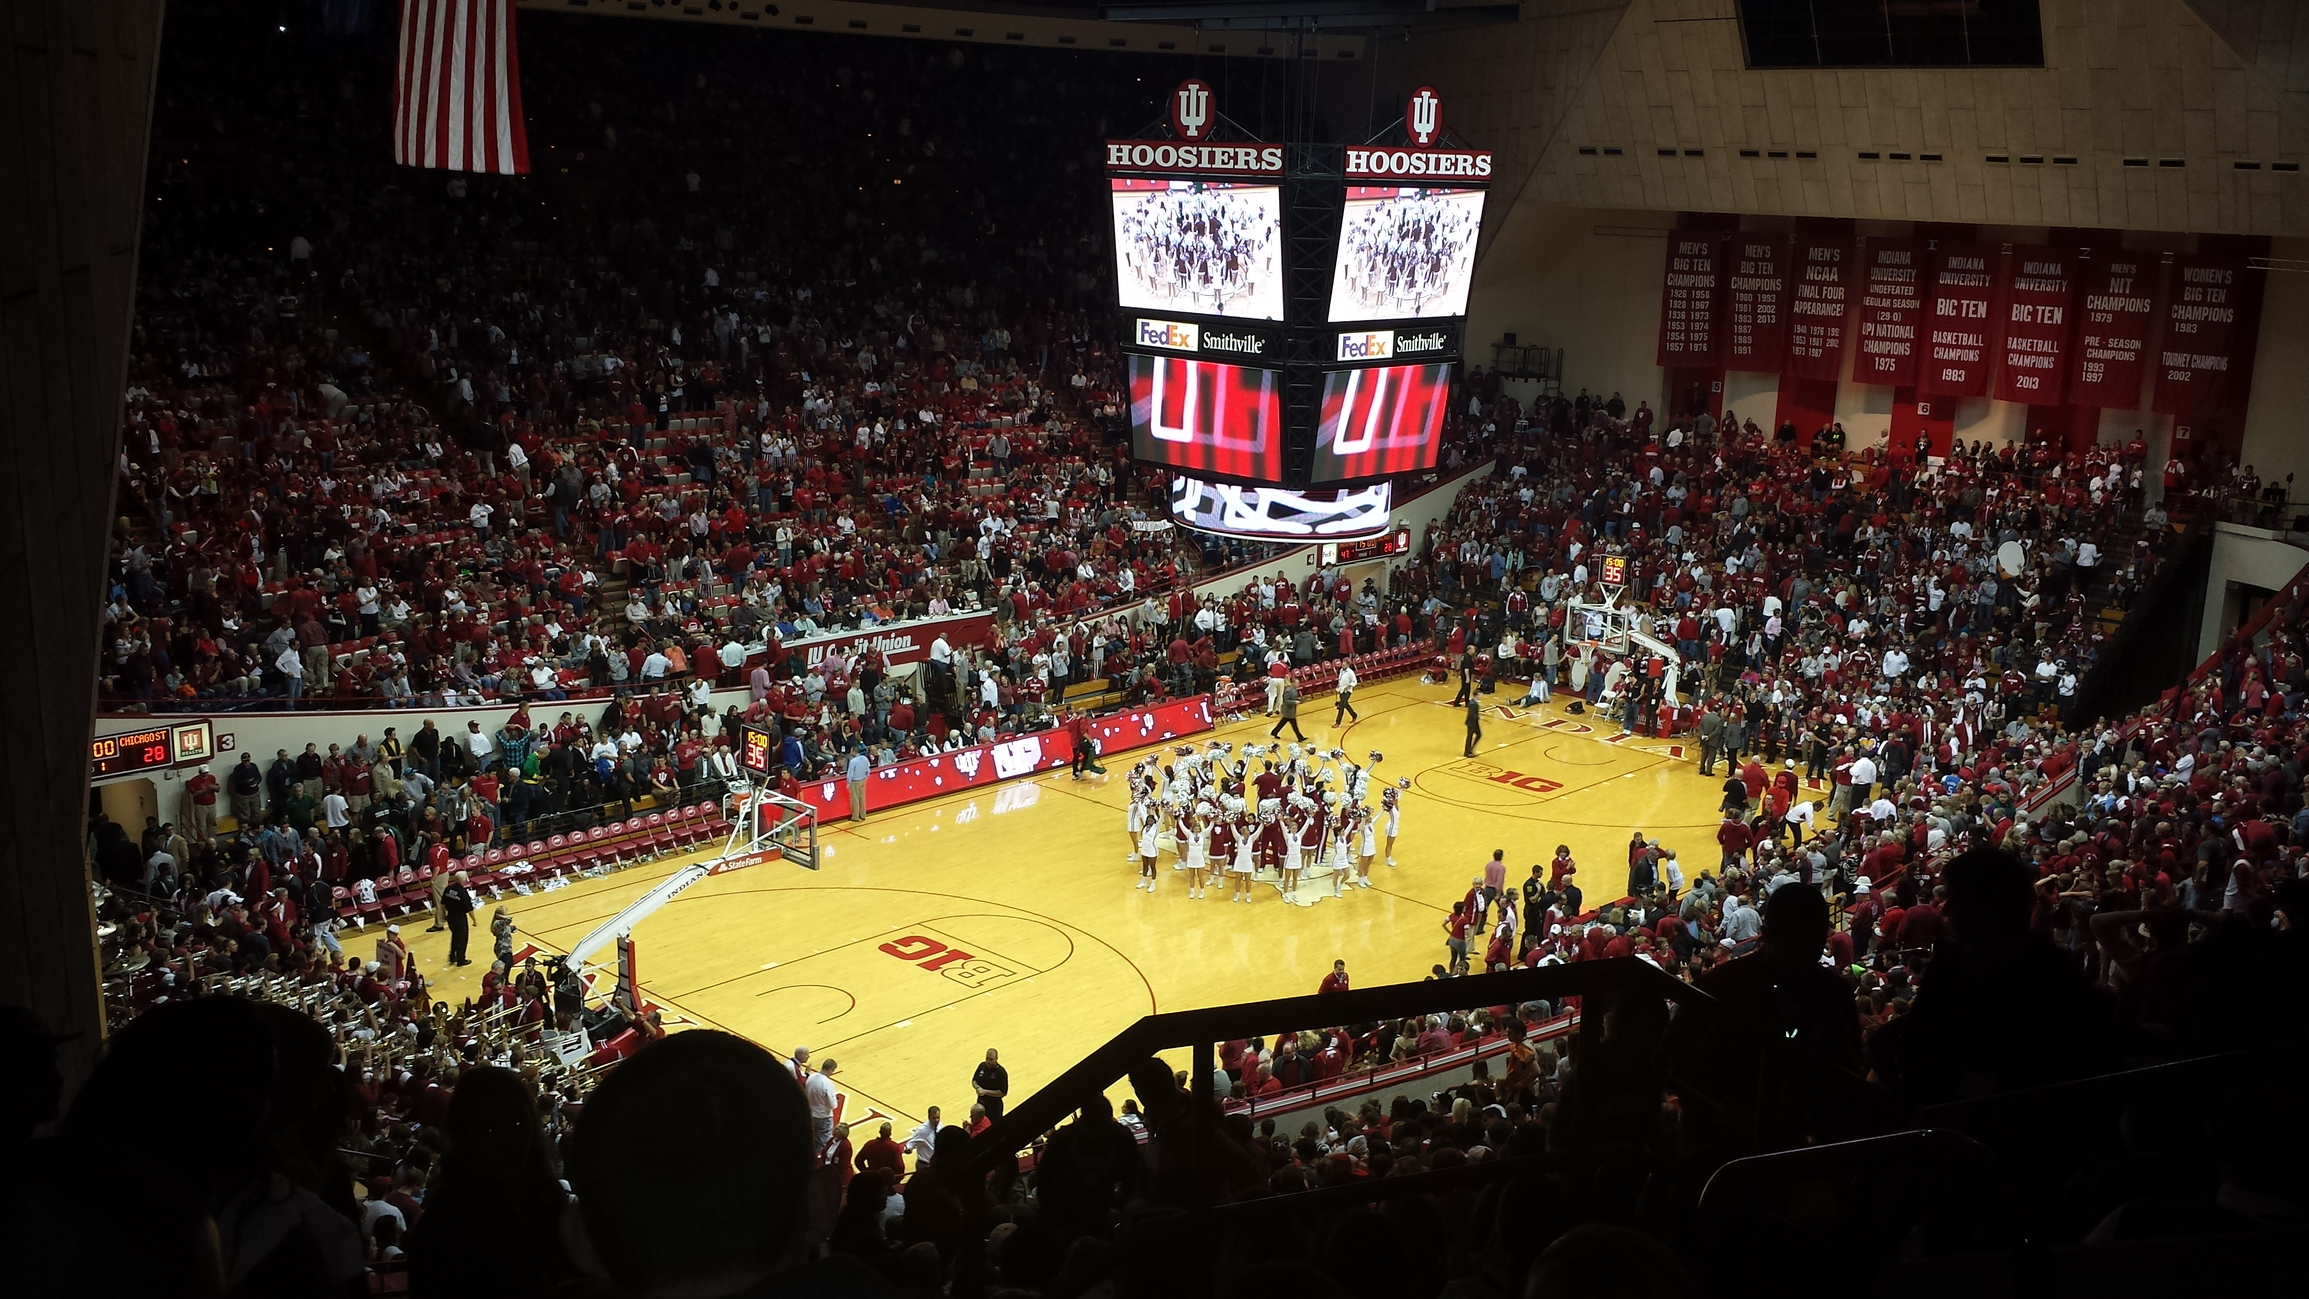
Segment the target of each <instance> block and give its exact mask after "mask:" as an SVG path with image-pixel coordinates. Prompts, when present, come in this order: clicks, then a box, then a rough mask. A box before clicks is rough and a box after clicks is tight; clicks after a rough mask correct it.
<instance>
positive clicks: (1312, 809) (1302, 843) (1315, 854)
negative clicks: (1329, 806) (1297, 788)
mask: <svg viewBox="0 0 2309 1299" xmlns="http://www.w3.org/2000/svg"><path fill="white" fill-rule="evenodd" d="M1305 815H1306V818H1307V819H1306V820H1305V821H1304V822H1303V823H1301V825H1300V827H1299V864H1300V866H1301V868H1302V869H1304V868H1305V867H1308V866H1320V865H1322V864H1323V827H1324V826H1325V825H1326V824H1328V823H1329V818H1328V817H1326V816H1325V815H1324V814H1323V805H1322V804H1321V803H1319V802H1317V801H1315V800H1314V799H1313V798H1309V799H1308V800H1307V806H1306V810H1305ZM1296 883H1297V881H1293V884H1294V885H1296ZM1291 891H1292V892H1293V893H1294V894H1295V893H1297V892H1298V889H1297V888H1296V887H1294V888H1293V889H1292V890H1291Z"/></svg>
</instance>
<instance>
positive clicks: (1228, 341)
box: [1203, 330, 1267, 356]
mask: <svg viewBox="0 0 2309 1299" xmlns="http://www.w3.org/2000/svg"><path fill="white" fill-rule="evenodd" d="M1203 350H1204V351H1206V352H1244V353H1248V354H1249V355H1252V356H1264V355H1266V352H1267V340H1266V339H1265V338H1263V337H1261V336H1260V335H1258V334H1214V333H1211V332H1210V331H1208V330H1205V331H1204V332H1203Z"/></svg>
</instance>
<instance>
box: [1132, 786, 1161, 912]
mask: <svg viewBox="0 0 2309 1299" xmlns="http://www.w3.org/2000/svg"><path fill="white" fill-rule="evenodd" d="M1162 832H1163V818H1162V811H1161V808H1160V807H1159V805H1157V804H1155V803H1153V802H1152V801H1151V800H1150V801H1149V803H1148V805H1147V809H1146V812H1145V815H1144V816H1142V817H1141V818H1140V825H1139V832H1138V883H1137V884H1135V885H1133V886H1132V887H1134V888H1142V889H1145V890H1146V891H1147V892H1149V893H1152V892H1154V886H1155V858H1156V857H1158V856H1160V855H1161V854H1162Z"/></svg>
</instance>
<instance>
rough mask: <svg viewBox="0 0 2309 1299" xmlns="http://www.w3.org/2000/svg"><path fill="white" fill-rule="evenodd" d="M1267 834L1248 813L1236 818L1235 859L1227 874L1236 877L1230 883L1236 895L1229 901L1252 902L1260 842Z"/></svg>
mask: <svg viewBox="0 0 2309 1299" xmlns="http://www.w3.org/2000/svg"><path fill="white" fill-rule="evenodd" d="M1265 833H1266V832H1265V831H1264V830H1263V829H1260V828H1258V827H1257V826H1255V825H1254V824H1253V822H1252V821H1251V817H1250V814H1249V813H1248V812H1244V813H1240V814H1238V815H1237V816H1236V817H1235V859H1234V863H1233V864H1232V865H1230V866H1228V867H1227V874H1229V875H1231V876H1233V877H1234V878H1233V879H1232V880H1231V881H1230V883H1231V884H1232V885H1233V887H1234V893H1233V896H1231V897H1229V898H1228V899H1227V900H1228V901H1230V902H1248V901H1250V900H1251V882H1252V878H1253V877H1254V876H1255V875H1256V874H1257V873H1258V859H1259V840H1260V839H1261V838H1263V837H1265Z"/></svg>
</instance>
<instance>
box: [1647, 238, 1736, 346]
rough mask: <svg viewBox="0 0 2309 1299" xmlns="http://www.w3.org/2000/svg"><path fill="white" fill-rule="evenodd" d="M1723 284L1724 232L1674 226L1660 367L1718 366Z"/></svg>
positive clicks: (1663, 293)
mask: <svg viewBox="0 0 2309 1299" xmlns="http://www.w3.org/2000/svg"><path fill="white" fill-rule="evenodd" d="M1723 286H1724V234H1723V232H1722V231H1718V230H1670V231H1669V232H1668V275H1667V282H1666V284H1665V285H1663V286H1662V287H1661V289H1660V353H1659V364H1660V365H1661V367H1662V368H1668V367H1673V366H1688V367H1696V368H1700V369H1713V368H1715V365H1716V349H1717V339H1716V333H1717V328H1716V327H1717V318H1718V316H1719V315H1720V314H1721V312H1722V310H1723V303H1724V287H1723Z"/></svg>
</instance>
